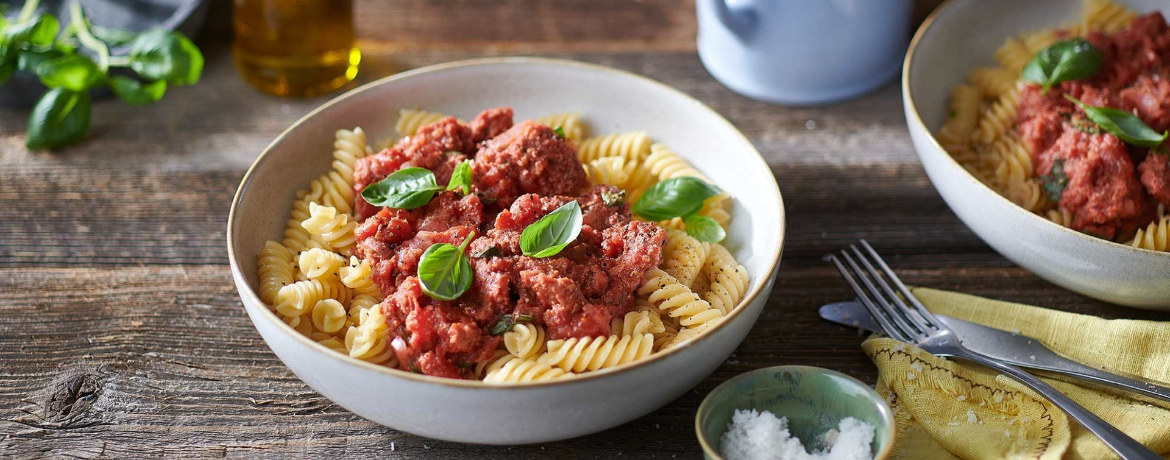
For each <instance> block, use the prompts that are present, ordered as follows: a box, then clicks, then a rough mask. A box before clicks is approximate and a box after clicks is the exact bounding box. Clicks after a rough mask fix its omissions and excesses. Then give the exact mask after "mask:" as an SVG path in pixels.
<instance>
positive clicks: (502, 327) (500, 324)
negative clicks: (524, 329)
mask: <svg viewBox="0 0 1170 460" xmlns="http://www.w3.org/2000/svg"><path fill="white" fill-rule="evenodd" d="M531 322H532V317H531V316H528V315H512V314H503V315H500V319H499V320H497V321H496V324H493V325H492V328H491V330H489V331H488V332H490V333H491V334H492V335H502V334H504V333H505V332H508V331H510V330H512V326H515V325H516V324H523V323H531Z"/></svg>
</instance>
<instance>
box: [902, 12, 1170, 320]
mask: <svg viewBox="0 0 1170 460" xmlns="http://www.w3.org/2000/svg"><path fill="white" fill-rule="evenodd" d="M1119 3H1121V4H1123V5H1125V6H1127V7H1128V8H1130V9H1132V10H1134V11H1137V12H1139V13H1143V14H1144V13H1147V12H1152V11H1161V12H1162V13H1163V14H1170V7H1167V6H1166V3H1165V2H1163V1H1159V0H1125V1H1120V2H1119ZM1080 18H1081V2H1069V1H1066V0H1035V1H1028V2H1020V1H1015V0H952V1H949V2H947V3H946V4H944V5H943V6H942V7H940V8H939V9H938V10H936V11H935V12H934V13H933V14H932V15H931V16H930V17H929V18H927V20H926V22H925V23H923V25H922V26H921V27H920V28H919V30H918V33H917V34H915V36H914V39H913V40H911V43H910V49H909V51H908V52H907V53H906V61H905V64H904V67H903V71H902V98H903V105H904V108H905V112H906V122H907V125H908V126H909V129H910V137H911V140H912V141H913V143H914V148H915V149H916V150H917V152H918V157H919V158H920V159H921V161H922V165H923V167H924V168H925V169H926V173H927V175H928V176H929V177H930V181H931V182H932V183H933V184H934V187H935V188H936V189H937V190H938V192H939V194H940V195H942V197H943V199H944V200H945V201H946V202H947V205H949V206H950V208H951V210H952V211H954V213H955V214H956V215H957V216H958V217H959V219H961V220H962V221H963V223H965V224H966V225H967V227H969V228H970V229H971V231H973V232H975V234H976V235H978V236H979V237H980V238H982V239H983V241H984V242H986V243H987V244H988V245H989V246H991V247H992V248H994V249H995V250H996V251H998V252H999V253H1000V254H1002V255H1003V256H1004V257H1007V258H1008V259H1010V260H1011V261H1012V262H1015V263H1016V264H1017V265H1020V266H1021V267H1024V268H1026V269H1028V270H1030V271H1032V272H1033V273H1035V274H1036V275H1037V276H1039V277H1041V278H1043V279H1045V280H1048V281H1049V282H1052V283H1053V284H1056V285H1058V286H1061V287H1063V288H1065V289H1069V290H1071V291H1074V292H1077V293H1080V294H1083V295H1086V296H1088V297H1092V298H1095V299H1099V300H1103V301H1106V302H1112V303H1116V304H1120V305H1125V306H1130V307H1137V308H1145V309H1151V310H1170V252H1157V251H1152V250H1147V249H1139V248H1134V247H1130V246H1127V245H1123V244H1119V243H1113V242H1110V241H1106V240H1103V239H1099V238H1095V237H1092V236H1089V235H1086V234H1084V233H1081V232H1078V231H1075V230H1071V229H1069V228H1066V227H1063V226H1061V225H1058V224H1055V223H1053V222H1051V221H1049V220H1048V219H1047V218H1045V217H1043V216H1040V215H1038V214H1034V213H1032V212H1030V211H1028V210H1026V209H1024V208H1022V207H1020V206H1017V205H1016V204H1015V203H1013V202H1012V201H1010V200H1008V199H1007V198H1005V197H1003V196H1002V195H1000V194H999V193H997V192H996V191H995V190H993V189H992V188H990V187H988V186H987V185H986V184H984V183H983V182H981V181H980V180H979V179H977V178H976V177H975V176H973V175H972V174H971V173H969V172H968V171H967V170H966V169H964V168H963V166H961V165H960V164H959V163H958V162H957V161H956V160H955V159H954V158H953V157H952V156H951V155H950V154H948V153H947V151H946V150H944V149H943V147H942V145H941V144H940V143H939V140H938V139H937V138H936V137H935V136H934V134H933V133H937V132H938V129H939V128H940V127H941V126H942V124H943V122H944V121H945V120H946V119H947V117H948V99H949V97H950V94H951V90H952V89H953V88H955V86H957V85H959V84H961V83H963V82H964V81H965V79H966V77H967V75H968V73H969V72H970V71H972V70H974V69H975V68H976V67H983V66H994V65H996V64H995V60H994V58H993V55H994V53H995V51H996V49H997V48H998V47H999V46H1000V45H1001V44H1003V43H1004V41H1005V40H1007V39H1008V38H1009V37H1016V36H1019V35H1022V34H1025V33H1029V32H1034V31H1038V30H1042V29H1051V28H1057V27H1061V26H1063V25H1066V24H1069V23H1073V22H1077V21H1079V20H1080Z"/></svg>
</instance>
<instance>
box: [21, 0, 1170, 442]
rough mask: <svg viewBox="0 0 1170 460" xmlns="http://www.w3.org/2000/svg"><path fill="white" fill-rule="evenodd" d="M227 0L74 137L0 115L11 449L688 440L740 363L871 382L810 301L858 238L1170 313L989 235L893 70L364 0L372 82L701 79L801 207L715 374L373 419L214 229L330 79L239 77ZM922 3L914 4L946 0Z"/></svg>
mask: <svg viewBox="0 0 1170 460" xmlns="http://www.w3.org/2000/svg"><path fill="white" fill-rule="evenodd" d="M226 3H227V2H217V3H216V4H215V5H214V11H213V13H212V19H211V22H210V24H209V26H208V30H207V32H206V33H205V34H204V36H203V38H202V40H200V41H199V43H200V45H201V46H202V47H203V49H204V51H205V53H206V56H207V68H206V72H205V76H204V78H203V81H201V82H200V83H199V85H198V86H195V87H189V88H179V89H175V90H173V91H171V92H170V93H169V94H167V96H166V98H165V99H163V101H161V102H160V103H158V104H155V105H153V106H149V107H144V108H131V107H127V106H125V105H123V104H121V103H119V102H117V101H114V100H103V101H100V102H98V103H96V104H95V107H94V112H95V116H94V119H93V128H92V133H91V135H90V138H89V140H87V141H86V142H85V143H83V144H81V145H79V146H76V147H72V148H68V149H65V150H62V151H59V152H29V151H28V150H26V149H25V148H24V135H23V132H24V129H25V120H26V117H27V112H26V111H25V110H16V109H4V110H0V456H4V457H15V458H39V457H81V458H98V457H108V458H143V457H157V456H184V457H186V456H196V457H222V456H231V457H293V456H297V457H300V456H303V457H329V458H339V457H355V458H356V457H361V458H370V457H374V456H378V457H383V458H515V457H528V456H532V457H535V456H541V457H553V458H614V457H616V456H621V457H628V458H675V457H679V458H698V457H699V456H700V453H699V446H698V443H697V442H696V441H695V436H694V429H693V420H694V414H695V410H696V409H697V407H698V405H699V402H700V401H701V400H702V398H703V396H704V395H706V394H707V392H708V391H710V390H711V389H712V388H714V387H715V386H716V385H718V384H719V383H721V382H723V381H724V380H726V379H727V378H729V377H731V376H734V375H736V374H739V373H742V372H744V371H748V370H752V369H756V368H759V367H764V366H771V365H778V364H805V365H812V366H822V367H827V368H831V369H836V370H839V371H843V372H845V373H847V374H850V375H853V376H856V377H858V378H860V379H862V380H864V381H867V382H871V383H872V382H873V380H874V379H875V369H874V367H873V365H872V364H871V363H870V362H869V360H868V359H867V358H866V357H865V356H864V355H863V354H862V352H861V350H860V348H859V346H858V345H859V344H860V343H861V340H862V337H861V336H860V335H859V334H858V333H857V332H856V331H854V330H852V329H848V328H844V327H839V326H835V325H832V324H829V323H826V322H824V321H822V320H820V319H819V318H818V317H817V315H816V308H817V307H818V306H819V305H821V304H823V303H825V302H830V301H836V300H842V299H845V298H847V297H848V296H849V295H848V292H847V288H846V287H845V285H844V284H843V283H842V282H841V281H840V280H839V278H838V276H837V274H836V272H835V271H834V270H833V269H832V268H830V267H828V266H826V265H825V263H823V262H822V261H821V256H822V255H823V254H825V253H827V252H830V251H832V250H834V249H837V248H839V247H841V246H842V245H844V244H846V243H849V242H852V241H854V240H856V239H858V238H863V237H864V238H868V239H869V241H871V242H873V244H874V245H875V246H876V247H878V248H879V249H880V250H881V251H882V252H884V253H886V254H889V255H892V256H893V260H892V264H893V266H894V267H895V268H896V269H897V270H899V272H900V273H901V274H902V275H903V276H904V278H905V279H906V280H907V281H908V282H912V283H915V284H919V285H923V286H930V287H936V288H942V289H953V290H958V291H964V292H968V293H972V294H978V295H984V296H988V297H993V298H998V299H1005V300H1011V301H1018V302H1026V303H1031V304H1035V305H1043V306H1047V307H1051V308H1058V309H1063V310H1069V311H1076V312H1080V313H1089V314H1095V315H1101V316H1104V317H1108V318H1120V317H1127V318H1155V319H1170V316H1168V315H1165V314H1154V313H1150V312H1144V311H1138V310H1132V309H1126V308H1120V307H1114V306H1110V305H1107V304H1104V303H1101V302H1097V301H1093V300H1090V299H1087V298H1085V297H1082V296H1079V295H1076V294H1073V293H1070V292H1067V291H1065V290H1063V289H1060V288H1058V287H1056V286H1053V285H1051V284H1049V283H1047V282H1045V281H1042V280H1040V279H1039V278H1037V277H1036V276H1034V275H1032V274H1031V273H1029V272H1027V271H1025V270H1023V269H1020V268H1018V267H1016V266H1014V265H1013V264H1011V263H1010V262H1008V261H1007V260H1005V259H1004V258H1003V257H1001V256H1000V255H998V254H996V253H995V252H993V251H992V250H991V249H990V248H988V247H987V246H986V245H984V244H983V243H982V242H981V241H980V240H979V239H978V238H976V237H975V235H974V234H972V233H971V232H970V231H969V230H967V228H966V227H964V226H963V224H962V223H961V222H959V220H958V219H956V218H955V216H954V215H953V214H952V213H951V211H950V210H949V209H947V207H946V205H945V204H944V203H943V201H942V200H941V199H940V198H939V196H938V194H937V193H936V192H935V191H934V189H933V188H932V187H931V185H930V183H929V181H928V180H927V178H926V175H925V174H924V173H923V170H922V168H921V167H920V166H919V163H918V160H917V158H916V157H915V154H914V152H913V148H912V147H911V145H910V138H909V136H908V135H907V132H906V126H905V124H904V119H903V116H902V103H901V93H900V90H899V87H898V85H897V84H895V83H890V84H888V85H886V86H884V87H882V88H881V89H880V90H878V91H877V92H875V93H873V94H870V95H867V96H864V97H861V98H859V99H856V100H854V101H850V102H846V103H842V104H838V105H833V106H828V107H813V108H785V107H778V106H774V105H768V104H763V103H759V102H754V101H751V100H748V99H745V98H743V97H740V96H738V95H735V94H733V93H732V92H731V91H729V90H727V89H726V88H724V87H722V86H720V85H719V84H718V83H716V82H715V81H714V80H713V79H712V78H711V77H710V76H709V75H708V74H707V72H706V71H705V70H704V69H703V67H702V65H701V64H700V63H699V59H698V57H697V56H696V55H695V52H694V33H695V24H694V13H693V5H692V4H691V3H690V2H681V3H680V2H677V1H676V0H643V1H640V2H628V1H627V0H574V1H568V2H555V3H554V2H543V1H540V0H510V1H500V2H476V3H475V4H474V5H473V4H472V2H468V1H463V0H441V1H431V0H402V1H396V2H392V3H390V2H385V3H375V2H373V1H370V2H359V4H358V6H357V10H358V13H357V21H358V33H359V36H360V37H363V40H362V46H363V48H364V50H365V55H366V61H365V62H363V65H364V67H363V70H362V73H361V77H360V79H361V80H362V81H369V80H372V79H374V78H377V77H380V76H384V75H388V74H390V73H392V72H394V71H399V70H405V69H410V68H414V67H418V66H422V65H427V64H433V63H438V62H444V61H450V60H456V59H463V58H470V57H476V56H482V55H498V54H526V55H528V54H531V55H547V56H556V57H563V58H569V59H577V60H581V61H587V62H594V63H599V64H604V65H610V66H614V67H618V68H623V69H627V70H631V71H634V72H637V73H640V74H644V75H647V76H649V77H651V78H655V79H658V80H661V81H663V82H666V83H667V84H669V85H672V86H674V87H677V88H679V89H681V90H683V91H685V92H687V93H689V94H691V95H693V96H695V97H697V98H699V99H700V100H702V101H703V102H705V103H707V104H709V105H710V106H711V107H713V108H714V109H715V110H717V111H719V112H720V113H722V114H723V115H724V116H726V117H727V118H728V119H730V120H731V121H732V122H733V123H734V124H735V125H736V126H738V127H739V128H740V129H741V130H742V131H743V132H744V134H746V135H747V136H748V137H749V138H751V140H752V141H753V142H754V143H755V145H756V146H757V147H758V148H759V150H760V152H762V153H763V155H764V156H765V158H766V159H767V161H768V164H769V165H770V166H771V168H772V172H773V173H774V174H775V175H776V180H777V181H778V182H779V184H780V188H781V190H782V191H783V193H784V198H785V202H786V203H787V212H788V216H789V222H790V224H789V227H788V240H787V241H786V242H785V251H784V262H783V265H782V267H781V269H780V277H779V281H778V282H777V285H776V289H775V291H774V292H773V293H772V296H771V298H770V299H769V303H768V305H767V308H766V309H765V311H764V312H763V314H762V315H761V316H760V319H759V322H758V323H757V324H756V326H755V329H753V331H752V332H751V334H750V335H749V336H748V337H747V339H746V340H745V341H744V342H743V344H742V345H741V346H740V347H739V349H738V350H737V351H736V353H735V354H734V355H733V356H732V357H731V358H730V359H728V360H727V362H726V363H725V364H724V365H723V366H722V367H720V368H719V370H717V371H716V372H715V373H714V374H713V375H711V376H710V377H709V378H708V379H707V380H706V381H704V382H703V383H702V384H700V385H699V386H698V387H697V388H695V389H694V391H692V392H690V393H687V394H686V395H683V396H682V397H680V398H678V399H677V400H676V401H674V402H672V403H671V404H669V405H667V406H666V407H663V408H662V409H659V410H657V411H655V412H653V413H651V414H649V415H647V416H645V417H642V418H641V419H638V420H636V421H634V422H631V423H629V424H626V425H624V426H621V427H618V428H614V429H611V430H608V431H606V432H603V433H599V434H595V435H592V436H587V437H584V438H579V439H573V440H569V441H565V442H560V443H549V444H543V445H530V446H515V447H486V446H470V445H460V444H454V443H447V442H438V441H433V440H429V439H423V438H419V437H415V436H412V435H409V434H405V433H402V432H398V431H395V430H391V429H389V428H385V427H382V426H379V425H377V424H374V423H371V422H368V421H366V420H363V419H361V418H359V417H357V416H356V415H354V414H352V413H350V412H348V411H346V410H345V409H342V408H340V407H338V406H336V405H334V404H332V403H331V402H330V401H328V400H326V399H325V398H323V397H321V396H320V395H318V394H317V393H316V392H314V391H313V390H312V389H310V388H309V387H307V386H305V384H304V383H302V382H301V381H300V380H299V379H297V378H296V376H294V375H293V374H292V373H291V372H289V370H288V369H287V368H286V367H285V366H284V365H283V364H281V362H280V361H279V360H277V359H276V356H274V355H273V354H272V353H271V352H270V351H269V349H268V347H267V346H265V344H264V342H263V341H262V340H261V339H260V336H259V335H257V334H256V331H255V330H254V329H253V327H252V324H251V323H250V322H249V321H248V318H247V316H246V315H245V314H244V311H243V309H242V308H241V304H240V300H239V298H238V297H237V294H236V291H235V288H234V287H233V286H232V282H231V277H230V275H229V273H228V268H227V254H226V249H225V246H226V245H225V242H224V228H225V226H226V220H227V213H228V206H229V204H230V202H231V199H232V194H233V193H234V192H235V190H236V186H237V184H238V183H239V180H240V178H241V177H242V175H243V173H244V171H245V169H247V168H248V166H249V165H250V164H251V162H252V160H253V159H254V158H255V157H256V155H257V154H259V152H260V151H261V150H262V149H263V148H264V146H265V145H266V144H267V143H268V142H269V141H270V140H271V139H272V138H273V137H274V136H276V135H277V134H278V133H279V132H280V131H281V130H283V129H284V128H285V127H286V126H288V125H289V124H291V123H292V122H293V121H295V120H296V119H297V118H299V117H300V116H301V115H303V114H305V113H306V112H308V111H309V110H310V109H312V108H313V107H315V106H317V105H318V104H320V103H322V102H323V101H324V100H325V98H318V99H311V100H287V99H278V98H274V97H269V96H265V95H262V94H260V93H258V92H256V91H254V90H252V89H251V88H250V87H248V86H247V85H246V84H245V83H244V82H243V81H241V80H240V78H239V77H238V75H237V74H236V72H235V69H234V67H233V65H232V61H231V56H230V52H229V46H228V45H229V41H228V39H227V38H226V37H227V35H228V34H227V31H228V30H229V27H228V24H229V22H228V20H227V14H228V11H227V10H228V9H229V8H228V6H229V5H227V4H226ZM927 3H928V4H927V5H925V6H922V7H920V8H919V10H920V11H919V12H918V15H919V17H921V16H922V12H923V11H925V10H928V9H929V8H930V6H932V5H929V3H937V2H927ZM485 18H492V19H491V20H487V19H485ZM493 24H496V25H493ZM499 24H509V26H508V27H503V26H500V25H499ZM392 396H393V395H387V397H392Z"/></svg>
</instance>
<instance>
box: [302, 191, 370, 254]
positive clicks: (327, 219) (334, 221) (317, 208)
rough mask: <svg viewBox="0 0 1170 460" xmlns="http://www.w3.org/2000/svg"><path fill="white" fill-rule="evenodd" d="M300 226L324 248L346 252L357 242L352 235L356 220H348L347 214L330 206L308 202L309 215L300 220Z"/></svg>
mask: <svg viewBox="0 0 1170 460" xmlns="http://www.w3.org/2000/svg"><path fill="white" fill-rule="evenodd" d="M301 226H302V227H304V229H305V230H306V231H308V232H309V235H310V236H312V237H313V239H314V241H318V242H319V243H321V245H322V246H324V247H325V248H326V249H331V250H334V251H337V252H340V253H343V254H347V253H348V252H349V250H350V249H351V248H353V246H354V245H355V244H357V241H356V239H355V238H354V236H353V231H354V229H356V228H357V222H352V221H350V220H349V215H348V214H344V213H340V212H338V211H337V208H334V207H331V206H322V205H318V204H317V203H314V202H310V203H309V217H308V218H307V219H305V220H304V221H302V222H301Z"/></svg>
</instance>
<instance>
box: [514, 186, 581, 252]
mask: <svg viewBox="0 0 1170 460" xmlns="http://www.w3.org/2000/svg"><path fill="white" fill-rule="evenodd" d="M581 219H582V216H581V204H580V203H577V200H573V201H570V202H568V203H565V204H563V205H561V207H559V208H557V209H555V210H553V212H550V213H548V214H546V215H545V216H544V217H541V218H540V220H538V221H536V222H533V223H532V225H529V226H527V227H525V228H524V231H523V232H521V233H520V251H521V252H523V253H524V255H526V256H528V257H536V258H543V257H549V256H554V255H556V254H557V253H559V252H561V250H562V249H564V248H565V246H568V245H569V243H572V242H573V241H574V240H576V239H577V235H580V234H581Z"/></svg>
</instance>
